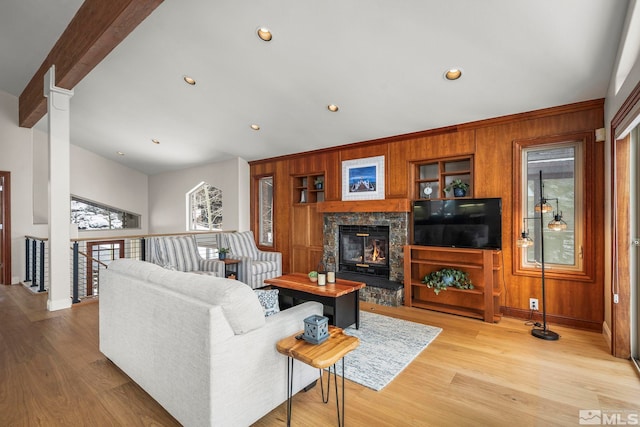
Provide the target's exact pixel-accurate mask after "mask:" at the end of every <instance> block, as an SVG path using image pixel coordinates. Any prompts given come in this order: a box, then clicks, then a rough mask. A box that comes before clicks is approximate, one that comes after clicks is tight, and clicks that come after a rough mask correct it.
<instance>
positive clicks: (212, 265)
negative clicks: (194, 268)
mask: <svg viewBox="0 0 640 427" xmlns="http://www.w3.org/2000/svg"><path fill="white" fill-rule="evenodd" d="M198 270H199V271H209V272H213V273H216V276H218V277H224V262H222V261H220V260H217V259H200V262H199V268H198Z"/></svg>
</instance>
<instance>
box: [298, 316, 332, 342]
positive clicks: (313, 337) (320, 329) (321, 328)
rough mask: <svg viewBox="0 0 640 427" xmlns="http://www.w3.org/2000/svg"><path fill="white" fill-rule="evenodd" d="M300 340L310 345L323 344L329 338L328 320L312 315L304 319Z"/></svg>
mask: <svg viewBox="0 0 640 427" xmlns="http://www.w3.org/2000/svg"><path fill="white" fill-rule="evenodd" d="M302 338H303V339H304V340H305V341H306V342H309V343H311V344H320V343H323V342H325V341H326V340H327V338H329V318H327V317H325V316H318V315H317V314H314V315H313V316H309V317H307V318H306V319H304V334H303V335H302Z"/></svg>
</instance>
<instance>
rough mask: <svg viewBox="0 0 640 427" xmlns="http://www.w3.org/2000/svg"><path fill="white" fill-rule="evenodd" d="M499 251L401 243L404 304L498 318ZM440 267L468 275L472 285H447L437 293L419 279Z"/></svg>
mask: <svg viewBox="0 0 640 427" xmlns="http://www.w3.org/2000/svg"><path fill="white" fill-rule="evenodd" d="M501 261H502V254H501V251H499V250H491V249H462V248H445V247H437V246H418V245H406V246H405V247H404V304H405V305H406V306H408V307H420V308H425V309H428V310H434V311H440V312H444V313H450V314H457V315H460V316H466V317H472V318H475V319H480V320H484V321H485V322H499V321H500V319H501V318H502V314H501V313H500V295H501V293H502V289H501V287H500V280H499V279H500V272H501V269H502V265H501ZM442 268H456V269H459V270H462V271H464V272H465V273H467V274H468V275H469V278H470V279H471V283H473V286H474V288H473V289H458V288H455V287H450V288H447V289H446V290H443V291H441V292H440V293H439V294H438V295H436V293H435V292H434V291H433V289H430V288H428V287H427V285H426V284H424V283H422V280H423V279H424V276H426V275H427V274H429V273H431V272H433V271H437V270H440V269H442Z"/></svg>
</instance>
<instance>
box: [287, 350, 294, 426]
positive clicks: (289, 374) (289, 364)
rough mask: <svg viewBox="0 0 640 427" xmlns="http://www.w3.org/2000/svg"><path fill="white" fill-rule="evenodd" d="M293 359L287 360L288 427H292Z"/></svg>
mask: <svg viewBox="0 0 640 427" xmlns="http://www.w3.org/2000/svg"><path fill="white" fill-rule="evenodd" d="M293 361H294V359H293V357H288V360H287V427H289V426H291V401H292V400H293Z"/></svg>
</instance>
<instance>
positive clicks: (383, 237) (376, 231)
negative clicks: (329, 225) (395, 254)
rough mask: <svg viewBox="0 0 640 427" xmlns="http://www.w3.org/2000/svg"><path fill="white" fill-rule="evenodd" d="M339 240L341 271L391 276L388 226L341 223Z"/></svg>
mask: <svg viewBox="0 0 640 427" xmlns="http://www.w3.org/2000/svg"><path fill="white" fill-rule="evenodd" d="M338 240H339V244H340V247H339V252H338V253H339V263H338V271H339V272H341V273H345V272H349V273H358V274H367V275H371V276H379V277H384V278H386V279H388V278H389V227H388V226H381V225H375V226H368V225H340V227H339V237H338Z"/></svg>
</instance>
